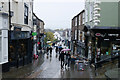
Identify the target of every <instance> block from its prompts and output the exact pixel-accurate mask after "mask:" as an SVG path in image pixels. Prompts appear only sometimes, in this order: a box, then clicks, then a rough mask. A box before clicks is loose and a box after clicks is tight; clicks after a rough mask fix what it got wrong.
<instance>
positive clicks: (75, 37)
mask: <svg viewBox="0 0 120 80" xmlns="http://www.w3.org/2000/svg"><path fill="white" fill-rule="evenodd" d="M76 39H77V30H75V40H76Z"/></svg>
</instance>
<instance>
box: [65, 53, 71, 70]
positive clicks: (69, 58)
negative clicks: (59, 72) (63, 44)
mask: <svg viewBox="0 0 120 80" xmlns="http://www.w3.org/2000/svg"><path fill="white" fill-rule="evenodd" d="M66 56H67V61H68V68H69V67H70V60H71V54H70V52H68V54H66Z"/></svg>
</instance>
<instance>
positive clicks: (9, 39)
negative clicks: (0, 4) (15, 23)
mask: <svg viewBox="0 0 120 80" xmlns="http://www.w3.org/2000/svg"><path fill="white" fill-rule="evenodd" d="M8 5H9V10H8V11H9V32H8V49H10V48H9V46H10V43H11V27H12V25H11V4H10V0H9V2H8ZM10 56H11V54H10V53H9V50H8V59H10Z"/></svg>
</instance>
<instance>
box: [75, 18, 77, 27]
mask: <svg viewBox="0 0 120 80" xmlns="http://www.w3.org/2000/svg"><path fill="white" fill-rule="evenodd" d="M75 26H77V17H76V18H75Z"/></svg>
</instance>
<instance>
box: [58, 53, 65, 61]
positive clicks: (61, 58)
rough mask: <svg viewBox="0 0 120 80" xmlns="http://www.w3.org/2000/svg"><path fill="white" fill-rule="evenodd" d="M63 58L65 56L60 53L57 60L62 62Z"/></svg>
mask: <svg viewBox="0 0 120 80" xmlns="http://www.w3.org/2000/svg"><path fill="white" fill-rule="evenodd" d="M64 56H65V54H64V53H61V54H60V56H59V60H61V61H64Z"/></svg>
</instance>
